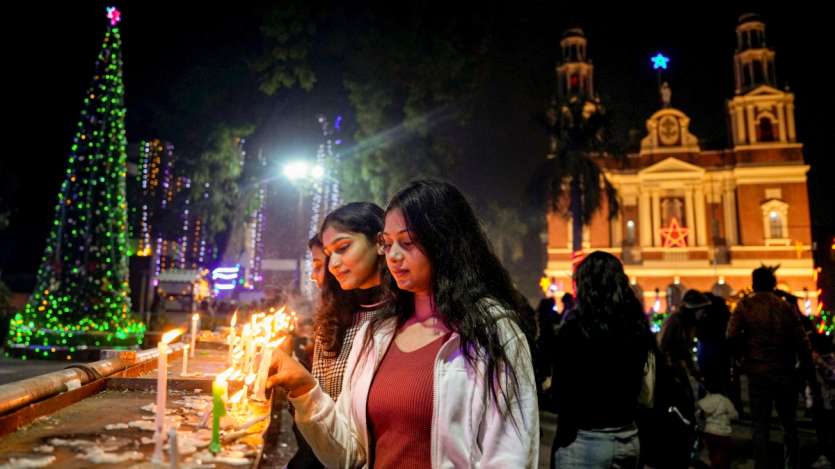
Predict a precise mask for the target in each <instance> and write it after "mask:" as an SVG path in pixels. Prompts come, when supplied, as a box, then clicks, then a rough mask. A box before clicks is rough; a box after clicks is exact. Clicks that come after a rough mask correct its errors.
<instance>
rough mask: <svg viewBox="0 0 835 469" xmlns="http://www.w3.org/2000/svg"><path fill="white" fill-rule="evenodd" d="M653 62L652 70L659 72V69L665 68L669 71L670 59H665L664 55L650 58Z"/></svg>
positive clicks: (660, 54)
mask: <svg viewBox="0 0 835 469" xmlns="http://www.w3.org/2000/svg"><path fill="white" fill-rule="evenodd" d="M650 60H652V68H653V70H658V69H659V68H663V69H664V70H667V64H668V63H669V62H670V58H669V57H665V56H664V54H662V53H660V52H659V53H657V54H655V57H650Z"/></svg>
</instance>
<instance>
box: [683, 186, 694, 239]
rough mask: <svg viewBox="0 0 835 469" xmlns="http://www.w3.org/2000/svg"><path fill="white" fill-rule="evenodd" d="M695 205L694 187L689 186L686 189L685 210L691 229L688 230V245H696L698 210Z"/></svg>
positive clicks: (688, 226)
mask: <svg viewBox="0 0 835 469" xmlns="http://www.w3.org/2000/svg"><path fill="white" fill-rule="evenodd" d="M694 208H695V207H693V188H692V187H687V188H686V189H685V190H684V210H685V213H686V214H687V228H689V229H690V231H688V232H687V245H688V246H695V245H696V213H695V212H696V211H695V210H694Z"/></svg>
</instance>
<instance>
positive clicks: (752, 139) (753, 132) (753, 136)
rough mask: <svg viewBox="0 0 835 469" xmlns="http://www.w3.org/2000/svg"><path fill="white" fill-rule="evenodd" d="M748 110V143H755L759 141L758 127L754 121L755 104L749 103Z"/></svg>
mask: <svg viewBox="0 0 835 469" xmlns="http://www.w3.org/2000/svg"><path fill="white" fill-rule="evenodd" d="M746 110H747V111H748V144H749V145H753V144H755V143H757V129H756V123H755V122H754V106H753V105H751V104H749V105H748V106H746Z"/></svg>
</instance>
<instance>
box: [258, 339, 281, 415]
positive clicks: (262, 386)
mask: <svg viewBox="0 0 835 469" xmlns="http://www.w3.org/2000/svg"><path fill="white" fill-rule="evenodd" d="M283 341H284V338H281V339H279V340H277V341H275V342H270V343H266V344H264V348H263V352H261V363H260V364H259V366H258V377H257V378H256V379H255V389H254V390H253V391H252V393H253V394H254V397H253V399H255V400H256V401H266V400H267V395H266V391H267V374H268V373H269V371H270V364H271V363H272V361H273V350H275V348H276V347H278V345H279V344H280V343H281V342H283Z"/></svg>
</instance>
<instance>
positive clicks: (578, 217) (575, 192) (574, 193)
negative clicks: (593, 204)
mask: <svg viewBox="0 0 835 469" xmlns="http://www.w3.org/2000/svg"><path fill="white" fill-rule="evenodd" d="M580 189H581V188H580V178H578V177H576V176H575V177H572V178H571V222H572V223H571V235H572V238H571V254H572V258H573V257H574V256H576V255H577V253H579V252H580V251H582V250H583V216H582V212H583V208H582V207H583V194H582V191H581V190H580Z"/></svg>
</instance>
